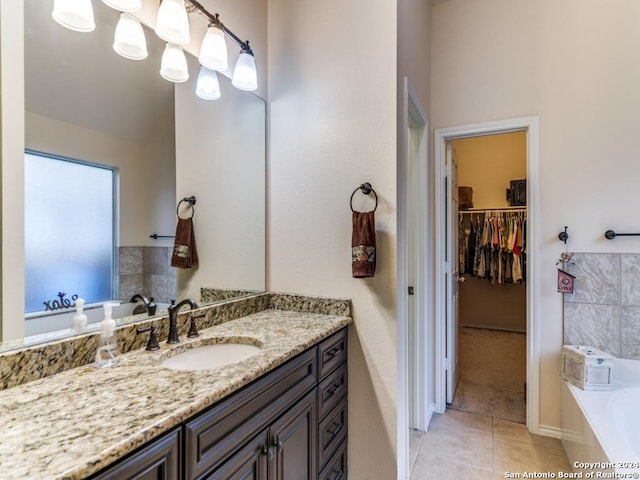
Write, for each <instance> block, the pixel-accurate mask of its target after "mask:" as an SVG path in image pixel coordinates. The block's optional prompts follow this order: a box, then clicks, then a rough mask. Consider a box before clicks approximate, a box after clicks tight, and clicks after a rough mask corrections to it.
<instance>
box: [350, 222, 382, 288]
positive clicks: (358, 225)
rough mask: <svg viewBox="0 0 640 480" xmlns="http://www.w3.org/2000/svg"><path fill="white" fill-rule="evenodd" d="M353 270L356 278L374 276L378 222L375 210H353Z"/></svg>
mask: <svg viewBox="0 0 640 480" xmlns="http://www.w3.org/2000/svg"><path fill="white" fill-rule="evenodd" d="M352 224H353V231H352V235H351V271H352V273H353V277H354V278H364V277H373V274H374V273H375V270H376V222H375V217H374V214H373V212H353V217H352Z"/></svg>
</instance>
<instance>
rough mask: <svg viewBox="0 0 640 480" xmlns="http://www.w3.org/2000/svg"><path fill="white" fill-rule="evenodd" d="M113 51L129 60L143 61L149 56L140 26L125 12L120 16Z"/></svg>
mask: <svg viewBox="0 0 640 480" xmlns="http://www.w3.org/2000/svg"><path fill="white" fill-rule="evenodd" d="M113 49H114V50H115V51H116V52H117V53H118V54H119V55H121V56H123V57H124V58H128V59H130V60H144V59H145V58H147V56H148V55H149V53H148V51H147V40H146V38H145V36H144V30H142V25H140V22H139V21H138V20H137V19H136V18H134V17H133V16H132V15H130V14H129V13H127V12H122V13H121V14H120V20H118V24H117V25H116V33H115V36H114V39H113Z"/></svg>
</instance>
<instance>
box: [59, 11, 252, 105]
mask: <svg viewBox="0 0 640 480" xmlns="http://www.w3.org/2000/svg"><path fill="white" fill-rule="evenodd" d="M159 1H160V6H159V8H158V15H157V20H156V26H155V32H156V34H157V35H158V37H160V38H161V39H163V40H165V41H166V42H167V45H166V47H165V50H164V53H163V55H162V64H161V66H160V75H162V77H163V78H165V79H166V80H169V81H170V82H176V83H180V82H186V81H187V80H188V79H189V70H188V67H187V59H186V57H185V55H184V51H183V49H182V47H183V46H184V45H186V44H188V43H189V42H190V40H191V34H190V31H189V14H190V13H194V12H195V13H198V14H199V15H201V16H203V17H205V18H206V19H207V20H208V22H209V26H208V28H207V32H206V34H205V36H204V38H203V39H202V45H201V47H200V53H199V55H198V60H199V61H200V64H201V65H202V67H203V68H201V69H200V73H199V75H198V86H197V91H196V93H197V95H198V96H199V97H200V98H203V99H206V100H213V99H215V98H219V96H220V88H219V85H218V76H217V73H216V71H222V72H225V71H227V70H228V69H229V61H228V56H227V43H226V39H227V38H229V39H231V40H232V41H233V42H234V43H235V44H236V45H238V46H239V47H240V55H239V56H238V61H237V62H236V65H235V68H234V70H233V77H232V79H231V83H232V84H233V85H234V86H235V87H236V88H238V89H240V90H247V91H253V90H255V89H257V88H258V73H257V71H256V62H255V58H254V56H253V51H252V50H251V47H250V46H249V41H248V40H247V41H242V40H240V38H239V37H238V36H237V35H236V34H235V33H233V32H232V31H231V30H229V29H228V28H227V27H226V26H225V25H224V24H223V23H222V22H221V21H220V18H219V16H218V14H217V13H216V14H215V15H214V14H211V13H209V12H208V11H207V9H206V8H204V7H203V6H202V4H201V3H200V2H198V1H197V0H159ZM102 2H103V3H104V4H105V5H108V6H109V7H111V8H113V9H116V10H119V11H121V12H122V14H121V15H120V19H119V20H118V24H117V25H116V29H115V34H114V40H113V49H114V50H115V51H116V52H117V53H118V54H119V55H121V56H123V57H124V58H128V59H130V60H142V59H144V58H147V56H148V52H147V42H146V38H145V34H144V30H143V29H142V25H141V24H140V21H139V20H138V19H137V18H136V17H134V16H133V15H131V14H130V13H129V12H135V11H136V10H139V9H140V8H141V7H142V1H141V0H102ZM51 15H52V16H53V18H54V20H55V21H56V22H58V23H59V24H60V25H62V26H64V27H66V28H69V29H71V30H75V31H78V32H90V31H92V30H93V29H94V28H95V21H94V17H93V6H92V4H91V0H53V11H52V12H51ZM200 79H202V82H201V81H200Z"/></svg>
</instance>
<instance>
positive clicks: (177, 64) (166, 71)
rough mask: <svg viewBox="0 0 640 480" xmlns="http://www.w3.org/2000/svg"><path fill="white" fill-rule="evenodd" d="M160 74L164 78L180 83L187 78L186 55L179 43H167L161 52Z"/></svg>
mask: <svg viewBox="0 0 640 480" xmlns="http://www.w3.org/2000/svg"><path fill="white" fill-rule="evenodd" d="M160 75H162V78H164V79H165V80H169V81H170V82H174V83H182V82H186V81H187V80H189V69H188V67H187V57H185V56H184V50H182V47H181V46H180V45H175V44H173V43H167V46H166V47H164V52H163V53H162V64H161V66H160Z"/></svg>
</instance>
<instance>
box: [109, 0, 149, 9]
mask: <svg viewBox="0 0 640 480" xmlns="http://www.w3.org/2000/svg"><path fill="white" fill-rule="evenodd" d="M102 3H104V4H105V5H107V6H108V7H111V8H113V9H114V10H120V11H121V12H137V11H138V10H140V9H141V8H142V0H102Z"/></svg>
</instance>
